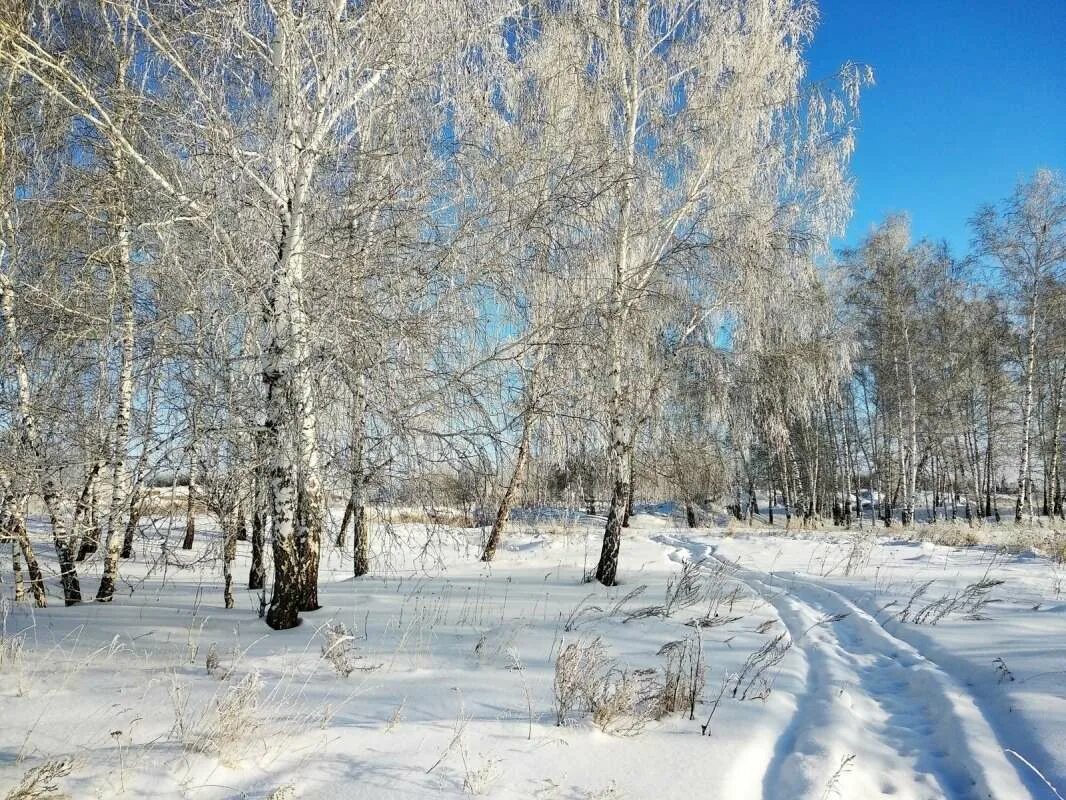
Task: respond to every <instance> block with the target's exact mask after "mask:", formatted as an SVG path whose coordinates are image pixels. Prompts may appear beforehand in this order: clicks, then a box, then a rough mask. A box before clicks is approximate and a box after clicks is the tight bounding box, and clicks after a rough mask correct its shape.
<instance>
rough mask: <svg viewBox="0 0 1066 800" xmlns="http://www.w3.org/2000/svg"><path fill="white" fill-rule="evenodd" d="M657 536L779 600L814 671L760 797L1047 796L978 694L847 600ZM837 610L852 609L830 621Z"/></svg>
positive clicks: (928, 799)
mask: <svg viewBox="0 0 1066 800" xmlns="http://www.w3.org/2000/svg"><path fill="white" fill-rule="evenodd" d="M653 538H654V540H655V541H657V542H659V543H661V544H664V545H667V546H670V547H673V548H675V550H674V551H673V552H672V553H671V554H670V557H671V558H672V559H673V560H681V558H682V557H683V555H687V556H688V557H691V558H695V559H705V558H714V559H715V560H717V561H719V562H720V563H722V564H724V565H725V566H727V567H728V568H729V569H730V570H732V572H733V575H734V576H735V578H736V579H738V580H739V581H741V582H742V583H744V584H746V585H747V586H748V588H749V589H751V590H752V591H753V592H755V593H756V594H758V595H760V596H761V597H762V598H763V599H765V600H766V601H767V602H769V603H770V604H771V605H772V606H773V607H774V609H775V610H776V611H777V614H778V616H779V617H780V618H781V621H782V623H783V624H784V625H785V627H786V628H787V629H788V632H789V635H790V636H791V637H792V641H793V650H795V651H798V652H799V653H801V654H802V656H803V658H804V661H805V663H806V677H805V680H804V682H803V686H802V689H801V690H800V692H799V694H798V696H797V698H796V708H795V712H794V714H793V716H792V719H791V721H790V723H789V724H788V727H787V728H786V730H785V732H784V733H783V734H782V736H781V737H780V738H779V739H778V740H777V742H776V743H775V746H774V753H773V755H772V757H771V758H770V762H769V765H768V767H767V769H766V772H765V774H764V776H763V780H762V798H763V800H800V798H819V800H822V799H823V798H829V797H841V798H864V799H865V798H878V797H892V798H899V799H900V800H940V799H941V798H947V799H949V800H990V799H994V800H1026V799H1027V798H1028V799H1029V800H1036V798H1038V797H1040V795H1036V796H1034V795H1033V794H1032V793H1031V792H1030V791H1029V790H1028V789H1027V788H1026V786H1025V784H1023V782H1022V779H1021V777H1020V776H1019V773H1018V771H1017V770H1016V768H1015V767H1014V765H1013V764H1012V763H1011V762H1010V761H1009V759H1008V757H1007V755H1006V753H1005V752H1004V750H1003V748H1002V746H1001V745H1000V743H999V739H998V737H997V736H996V733H995V731H994V730H993V728H992V726H991V725H990V724H989V722H988V720H987V719H986V718H985V717H984V715H983V714H982V713H981V711H980V709H979V708H978V706H977V703H976V702H975V701H974V699H973V697H972V696H971V695H970V694H969V693H968V692H966V691H965V690H964V689H963V688H962V686H961V685H960V684H959V683H958V682H956V681H955V680H953V679H952V678H951V676H949V675H948V674H947V673H946V672H945V671H944V670H942V669H941V668H940V667H939V666H937V664H935V663H934V662H933V661H931V660H929V659H928V658H926V657H925V656H923V655H922V654H921V653H920V652H919V651H918V650H917V649H915V648H914V647H913V646H912V645H910V644H908V643H906V642H904V641H902V640H900V639H898V638H896V637H895V636H893V635H892V634H890V633H889V632H888V631H886V630H885V629H884V628H883V627H882V626H881V625H880V624H879V623H878V622H877V621H876V620H875V619H874V618H873V617H871V616H870V615H869V614H868V613H866V612H865V611H863V610H862V609H861V608H859V607H858V606H856V605H855V604H854V603H852V602H851V601H850V600H848V599H846V598H845V597H843V596H842V595H840V594H839V593H838V592H835V591H833V590H832V589H829V588H826V587H824V586H820V585H818V584H814V583H811V582H809V581H805V580H802V579H799V578H797V577H795V576H793V575H787V576H780V575H776V576H770V575H767V574H765V573H760V572H757V571H754V570H749V569H745V568H742V567H740V566H739V565H737V564H735V563H732V562H730V561H727V560H726V559H722V558H719V557H718V556H717V555H715V549H716V548H715V546H714V545H712V544H709V543H707V542H701V541H695V540H693V539H690V538H685V537H673V536H667V535H661V536H656V537H653ZM840 614H846V615H847V616H846V617H844V618H843V619H841V620H839V621H836V622H825V620H826V619H827V618H829V617H831V616H835V615H840ZM787 657H792V656H791V655H790V656H787ZM849 755H851V756H854V759H853V760H852V761H850V763H847V764H846V765H845V766H843V768H842V763H843V759H845V758H846V757H847V756H849ZM838 769H840V772H839V774H838V775H836V776H835V777H834V774H835V773H837V771H838Z"/></svg>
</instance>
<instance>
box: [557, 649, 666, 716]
mask: <svg viewBox="0 0 1066 800" xmlns="http://www.w3.org/2000/svg"><path fill="white" fill-rule="evenodd" d="M661 694H662V684H660V683H659V682H658V681H657V680H656V671H655V670H653V669H646V670H631V669H629V668H627V667H625V666H623V665H621V664H620V663H619V662H618V661H617V660H616V659H613V658H611V657H610V656H609V655H608V654H607V648H606V647H605V646H604V644H603V642H602V640H601V639H599V638H598V637H597V638H595V639H592V640H589V641H577V642H571V643H570V644H568V645H567V646H566V647H565V648H564V649H563V650H562V652H561V653H560V654H559V657H558V658H557V659H556V662H555V682H554V695H553V696H554V701H555V720H556V724H557V725H565V724H567V723H568V722H570V721H571V720H572V719H573V717H574V715H575V713H576V712H578V711H582V712H587V713H589V714H590V715H591V719H592V722H593V724H595V725H596V726H597V727H598V728H599V729H600V730H601V731H603V732H604V733H610V734H613V735H616V736H633V735H636V734H638V733H640V732H641V731H642V730H643V729H644V727H645V725H646V724H647V723H648V722H649V721H650V720H651V719H654V718H655V717H656V715H657V712H658V710H659V708H660V697H661Z"/></svg>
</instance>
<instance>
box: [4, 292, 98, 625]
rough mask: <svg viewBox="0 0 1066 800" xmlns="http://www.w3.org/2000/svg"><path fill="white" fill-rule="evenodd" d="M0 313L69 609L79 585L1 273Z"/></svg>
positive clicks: (12, 307)
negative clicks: (9, 346) (8, 343)
mask: <svg viewBox="0 0 1066 800" xmlns="http://www.w3.org/2000/svg"><path fill="white" fill-rule="evenodd" d="M0 314H2V315H3V318H4V332H5V333H6V334H7V338H8V341H9V342H10V345H11V350H12V362H13V366H14V368H15V378H16V382H17V384H18V409H19V416H20V417H21V418H22V419H21V422H22V426H21V427H22V431H21V433H22V437H23V439H24V440H25V442H26V444H27V445H28V446H29V451H30V453H31V454H32V456H33V458H34V461H35V466H36V468H37V471H38V474H39V475H40V485H41V495H42V496H43V498H44V504H45V508H47V509H48V517H49V520H50V522H51V523H52V542H53V544H54V545H55V551H56V560H57V561H58V562H59V576H60V582H61V583H62V585H63V601H64V602H65V603H66V605H68V606H71V605H74V604H75V603H80V602H81V584H80V583H79V581H78V572H77V569H76V568H75V566H74V559H73V557H72V555H71V542H70V538H69V536H68V533H67V529H66V523H65V522H64V521H63V508H62V499H61V495H60V492H59V487H58V485H57V484H56V482H55V479H54V478H52V477H51V475H50V474H49V472H48V467H47V465H46V459H45V455H44V443H43V440H42V439H41V433H40V429H39V428H38V426H37V417H36V415H35V414H34V413H33V410H32V408H31V403H30V377H29V371H28V370H27V368H26V359H25V357H24V356H23V353H22V348H21V346H20V345H19V337H18V322H17V320H16V319H15V295H14V290H13V288H12V286H11V281H10V280H9V279H8V277H7V275H5V274H3V273H0Z"/></svg>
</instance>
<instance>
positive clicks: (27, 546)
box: [2, 497, 48, 608]
mask: <svg viewBox="0 0 1066 800" xmlns="http://www.w3.org/2000/svg"><path fill="white" fill-rule="evenodd" d="M5 505H6V506H7V507H6V509H5V510H4V513H3V515H2V516H3V518H4V522H5V525H6V527H7V533H8V536H9V537H10V538H11V562H12V566H13V567H15V568H16V573H15V600H21V599H22V595H23V592H24V589H23V588H22V570H21V569H20V568H19V563H18V558H19V553H20V552H21V554H22V558H23V560H24V561H25V562H26V572H27V573H28V574H29V577H30V591H31V592H32V593H33V604H34V606H36V607H37V608H45V607H46V606H47V605H48V599H47V596H46V594H45V591H44V575H43V574H42V573H41V566H40V564H39V563H38V561H37V554H36V553H35V552H34V550H33V542H31V541H30V537H29V535H28V533H27V532H26V505H25V499H24V498H20V497H11V498H9V499H8V502H7V503H6V504H5ZM16 548H17V549H16Z"/></svg>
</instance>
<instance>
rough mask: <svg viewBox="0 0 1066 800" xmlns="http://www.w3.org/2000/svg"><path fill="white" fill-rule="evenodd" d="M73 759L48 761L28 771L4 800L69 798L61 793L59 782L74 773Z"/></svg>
mask: <svg viewBox="0 0 1066 800" xmlns="http://www.w3.org/2000/svg"><path fill="white" fill-rule="evenodd" d="M74 766H75V762H74V759H72V758H59V759H53V760H51V761H46V762H45V763H43V764H41V765H40V766H38V767H34V768H33V769H30V770H27V772H26V774H25V775H23V776H22V780H21V781H19V782H18V785H16V786H15V788H13V789H12V790H11V791H9V792H8V793H7V794H6V795H4V800H60V798H65V797H67V795H66V794H64V793H62V792H60V791H59V780H60V778H65V777H67V776H68V775H70V773H71V772H73V771H74Z"/></svg>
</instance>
